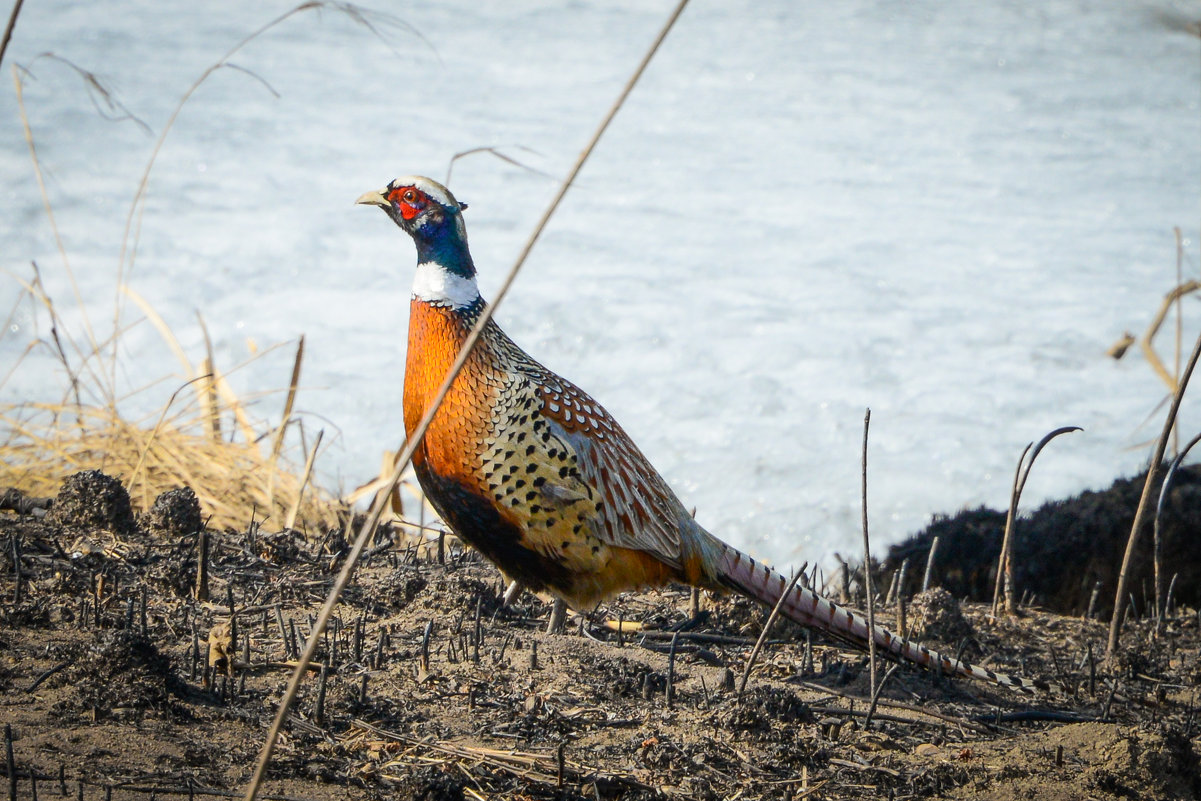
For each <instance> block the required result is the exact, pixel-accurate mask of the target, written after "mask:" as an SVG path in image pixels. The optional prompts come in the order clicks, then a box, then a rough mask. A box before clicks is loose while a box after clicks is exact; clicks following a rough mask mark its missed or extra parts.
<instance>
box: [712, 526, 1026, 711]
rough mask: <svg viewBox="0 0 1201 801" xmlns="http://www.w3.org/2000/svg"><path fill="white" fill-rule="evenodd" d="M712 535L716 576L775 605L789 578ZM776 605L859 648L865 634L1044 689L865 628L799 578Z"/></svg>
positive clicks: (1010, 683)
mask: <svg viewBox="0 0 1201 801" xmlns="http://www.w3.org/2000/svg"><path fill="white" fill-rule="evenodd" d="M710 536H712V535H710ZM714 539H715V540H716V538H714ZM716 541H717V542H719V543H720V544H721V551H720V555H719V557H718V559H717V570H716V571H715V572H716V578H717V580H718V581H720V582H721V583H722V584H725V585H726V586H728V587H730V588H731V589H733V590H736V591H738V592H741V593H743V594H744V595H747V596H749V597H751V598H754V599H755V600H757V601H760V602H762V603H764V604H767V605H769V606H773V605H775V603H776V602H777V601H778V600H779V598H780V594H781V593H782V592H784V590H785V589H787V587H788V583H789V582H788V579H787V578H786V577H785V576H784V575H783V574H782V573H780V572H779V571H778V570H774V569H773V568H771V567H770V566H768V565H765V564H763V563H762V562H757V561H755V560H754V559H752V558H751V557H749V556H747V555H746V554H744V553H742V552H741V551H739V550H738V549H736V548H732V547H730V546H729V545H726V544H725V543H722V542H721V541H720V540H716ZM780 611H781V613H782V614H783V615H785V616H786V617H788V618H789V619H791V620H793V621H795V622H796V623H799V624H801V625H802V626H808V627H810V628H814V629H818V630H820V631H824V632H827V633H829V634H831V635H833V636H835V637H838V638H840V639H844V640H848V641H850V642H852V643H853V644H855V645H857V646H859V647H862V648H867V647H868V638H869V637H871V638H873V639H875V641H876V647H877V648H878V649H883V650H884V651H886V652H888V653H889V654H892V655H893V656H895V657H897V658H899V659H903V660H906V661H908V662H913V663H914V664H917V665H921V666H922V667H925V668H927V669H929V670H937V671H939V672H941V673H943V674H945V675H948V676H965V677H967V678H972V679H980V680H983V681H988V682H992V683H993V684H999V685H1001V686H1002V687H1008V688H1010V689H1013V690H1017V691H1018V692H1022V693H1027V694H1032V693H1033V692H1034V691H1035V690H1045V689H1047V686H1046V685H1045V684H1044V683H1042V682H1039V681H1034V680H1031V679H1024V678H1021V677H1019V676H1010V675H1007V674H1005V673H997V672H995V671H992V670H989V669H988V668H983V667H980V666H978V665H972V664H970V663H968V662H964V661H960V660H956V659H950V658H948V657H946V656H943V655H942V654H940V653H938V652H937V651H932V650H930V649H929V648H927V647H926V646H924V645H922V644H920V643H916V642H912V641H911V640H907V639H905V638H904V637H901V636H900V635H897V634H894V633H893V632H891V631H889V630H888V629H886V628H884V627H883V626H879V625H877V626H876V627H875V628H869V626H868V624H867V618H866V617H865V616H863V615H861V614H858V613H856V612H853V611H851V610H850V609H847V608H845V607H842V606H839V605H838V604H836V603H833V602H832V601H829V600H827V599H825V598H823V597H822V596H820V595H818V594H817V593H816V592H814V591H813V590H810V589H808V588H805V587H802V586H800V585H799V584H798V585H796V586H794V587H793V590H792V593H791V594H790V596H789V597H788V598H787V599H785V601H784V604H783V606H781V608H780Z"/></svg>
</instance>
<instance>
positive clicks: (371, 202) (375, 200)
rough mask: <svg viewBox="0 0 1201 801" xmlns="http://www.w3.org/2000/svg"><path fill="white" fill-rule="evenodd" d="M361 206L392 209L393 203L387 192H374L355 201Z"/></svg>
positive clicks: (367, 193) (365, 194) (362, 195)
mask: <svg viewBox="0 0 1201 801" xmlns="http://www.w3.org/2000/svg"><path fill="white" fill-rule="evenodd" d="M355 203H356V204H358V205H360V206H381V207H383V208H385V209H387V208H391V207H392V201H390V200H388V197H387V190H386V189H383V190H372V191H370V192H364V193H363V194H361V195H359V199H358V200H356V201H355Z"/></svg>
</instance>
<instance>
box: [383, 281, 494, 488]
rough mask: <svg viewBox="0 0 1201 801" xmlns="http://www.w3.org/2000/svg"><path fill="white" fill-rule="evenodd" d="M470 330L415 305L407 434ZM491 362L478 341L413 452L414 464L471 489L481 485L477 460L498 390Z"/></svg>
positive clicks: (438, 310)
mask: <svg viewBox="0 0 1201 801" xmlns="http://www.w3.org/2000/svg"><path fill="white" fill-rule="evenodd" d="M469 330H470V324H469V322H468V321H465V320H464V319H463V318H462V317H461V316H460V315H459V314H457V313H456V312H454V311H453V310H451V309H448V308H443V307H438V306H433V305H431V304H429V303H425V302H423V301H419V300H413V301H412V303H411V305H410V312H409V344H408V348H409V352H408V358H407V360H406V364H405V383H404V419H405V433H406V434H408V435H409V436H411V435H412V433H413V430H414V429H415V428H416V427H417V424H418V423H419V422H420V421H421V418H422V417H423V416H424V415H425V413H426V410H427V409H428V408H429V405H430V404H431V403H432V402H433V400H434V396H435V394H436V393H437V391H438V388H439V387H440V386H441V385H442V381H443V380H444V379H445V377H446V374H447V372H448V371H449V370H450V367H451V365H452V364H453V363H454V360H455V357H456V356H458V353H459V349H460V348H461V347H462V345H463V342H464V341H465V340H466V338H467V333H468V331H469ZM487 363H488V359H487V358H486V343H485V342H483V341H480V342H479V343H477V345H476V347H475V349H474V351H473V353H472V356H471V358H469V359H468V361H467V364H465V365H464V367H463V370H462V372H460V373H459V376H458V377H457V378H456V379H455V382H454V384H452V385H451V389H450V392H449V393H448V394H447V396H446V399H445V400H444V401H443V402H442V405H441V407H439V409H438V413H437V414H436V415H435V416H434V420H433V423H432V424H431V425H430V427H429V430H428V431H427V432H426V435H425V440H424V442H423V444H422V447H421V448H418V450H417V452H416V453H415V454H414V456H413V462H414V463H415V465H417V466H420V465H422V464H425V466H427V467H429V468H430V469H432V470H433V471H434V472H435V473H437V474H438V475H439V476H442V477H443V478H453V479H457V480H459V481H461V482H462V483H463V484H465V485H467V486H476V485H478V483H479V478H478V468H479V463H480V458H479V457H480V452H481V448H482V443H483V441H484V440H485V438H486V436H487V430H488V423H489V418H490V415H491V406H492V403H493V402H494V400H495V395H496V386H497V381H496V377H495V376H494V375H492V373H491V371H490V369H489V368H488V366H487Z"/></svg>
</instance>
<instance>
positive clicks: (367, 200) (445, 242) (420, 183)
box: [355, 175, 475, 278]
mask: <svg viewBox="0 0 1201 801" xmlns="http://www.w3.org/2000/svg"><path fill="white" fill-rule="evenodd" d="M355 202H356V203H360V204H362V205H367V206H379V207H380V208H382V209H383V210H384V213H386V214H387V215H388V216H389V217H391V218H392V221H393V222H395V223H396V224H397V225H399V226H400V227H401V228H402V229H403V230H404V231H405V233H407V234H408V235H409V236H411V237H413V242H414V244H416V245H417V262H418V264H429V263H433V264H437V265H438V266H440V267H441V268H442V269H444V270H446V271H447V272H449V273H451V274H454V275H457V276H460V277H463V278H471V277H473V276H474V275H475V265H474V264H473V263H472V261H471V252H470V251H469V250H468V248H467V226H466V225H464V223H463V209H465V208H467V204H466V203H460V202H459V201H457V200H455V196H454V195H452V194H451V193H450V190H449V189H447V188H446V187H445V186H443V185H442V184H440V183H438V182H437V181H432V180H430V179H429V178H423V177H421V176H419V175H409V176H405V177H403V178H397V179H396V180H394V181H392V182H391V183H389V184H388V185H387V186H385V187H384V188H383V189H379V190H375V191H371V192H367V193H365V194H363V195H361V196H360V197H359V199H358V200H357V201H355Z"/></svg>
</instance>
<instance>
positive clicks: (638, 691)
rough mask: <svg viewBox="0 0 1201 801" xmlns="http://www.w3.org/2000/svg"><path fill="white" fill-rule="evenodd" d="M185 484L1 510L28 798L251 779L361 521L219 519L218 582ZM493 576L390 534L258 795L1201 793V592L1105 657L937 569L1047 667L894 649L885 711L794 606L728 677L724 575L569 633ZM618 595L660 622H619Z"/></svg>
mask: <svg viewBox="0 0 1201 801" xmlns="http://www.w3.org/2000/svg"><path fill="white" fill-rule="evenodd" d="M183 495H184V496H185V497H183V498H177V499H176V500H177V501H179V503H180V505H179V506H178V507H176V508H170V507H171V504H169V503H166V502H164V504H162V505H161V507H160V508H158V511H157V512H155V513H153V514H151V515H147V516H144V517H142V518H138V519H136V520H133V519H131V518H129V517H128V516H127V515H128V511H127V509H125V508H124V507H121V506H120V504H117V505H116V506H115V507H114V508H115V509H116V511H114V512H112V515H113V516H110V517H105V516H104V515H101V516H100V517H96V516H95V515H93V514H92V511H94V510H92V509H90V507H88V505H87V502H86V501H82V502H80V503H82V507H81V508H82V509H83V511H81V512H80V513H79V514H72V513H70V510H69V509H67V508H66V504H65V503H64V505H63V506H62V507H60V508H57V509H53V510H52V514H49V515H41V513H40V512H39V511H38V510H37V509H36V508H35V507H36V504H27V505H26V506H25V508H24V509H23V511H18V512H15V513H8V512H5V513H0V549H2V553H0V698H2V700H0V723H3V724H5V725H7V726H11V732H12V738H13V739H12V749H13V755H14V765H15V779H16V797H18V798H32V797H33V795H34V792H35V790H34V787H33V784H32V780H34V779H36V783H37V787H36V793H37V795H38V797H39V798H43V799H45V798H58V797H60V796H61V795H62V794H65V795H66V796H67V797H69V798H77V797H82V798H84V799H105V798H109V797H111V798H113V799H118V801H120V800H121V799H139V800H140V801H141V800H143V799H149V798H159V799H170V798H189V797H192V798H200V799H204V798H217V797H241V794H242V792H243V791H244V788H245V784H246V782H247V780H248V778H249V776H250V775H251V773H252V771H253V768H254V764H255V760H256V758H257V755H258V752H259V749H260V748H261V746H262V742H263V738H264V733H265V731H266V729H267V727H268V725H269V723H270V720H271V718H272V716H273V715H274V712H275V708H276V704H277V702H278V701H279V699H280V697H281V695H282V693H283V689H284V687H285V685H286V684H287V680H288V677H289V675H290V668H289V666H288V662H289V661H290V660H291V659H293V658H294V656H295V653H296V641H297V640H301V639H302V638H303V637H304V636H305V635H306V634H307V632H308V630H309V625H310V621H311V620H312V619H313V618H314V617H315V615H316V613H317V610H318V609H319V608H320V606H321V603H322V602H323V600H324V597H325V594H326V592H327V591H328V589H329V587H330V586H331V584H332V583H333V580H334V577H335V575H336V572H337V571H338V569H339V568H340V567H341V561H342V557H343V555H344V553H345V551H346V547H347V546H346V539H345V537H343V536H342V535H341V534H339V533H332V534H326V535H324V536H310V537H308V538H307V539H306V538H305V537H304V536H302V535H301V534H300V533H297V532H284V533H268V532H266V531H262V530H259V529H257V528H255V527H251V528H250V529H248V530H246V531H242V532H225V533H218V532H209V533H208V534H207V536H206V539H207V549H208V552H209V560H208V568H209V570H208V572H209V578H208V589H209V598H210V600H206V601H198V600H196V599H195V598H194V597H193V591H194V588H195V584H196V574H197V563H198V555H199V553H200V552H201V550H202V548H201V547H200V546H201V543H199V542H198V536H197V535H196V533H194V531H189V530H188V529H190V528H191V529H194V527H195V521H196V518H195V516H194V515H193V514H192V510H191V508H190V507H189V506H188V503H187V498H186V493H183ZM10 506H17V507H21V504H10ZM106 508H107V507H106ZM84 512H86V514H85V513H84ZM105 514H108V513H107V512H106V513H105ZM81 526H82V527H81ZM14 563H15V564H17V565H19V575H20V580H19V581H18V580H17V578H16V576H17V571H16V570H15V569H14ZM1193 580H1194V581H1195V578H1194V579H1193ZM502 589H503V587H502V580H501V577H500V575H499V574H498V573H497V572H496V571H495V570H494V569H493V568H492V567H491V566H489V565H486V564H482V563H480V562H478V561H476V560H475V558H474V556H473V555H472V554H471V553H469V552H462V551H460V550H459V549H458V548H457V547H456V546H454V545H453V544H448V546H447V548H446V551H445V557H444V560H443V562H441V563H440V562H439V561H438V559H437V554H436V551H435V550H433V549H430V550H429V551H421V552H418V551H417V550H416V549H414V548H411V547H410V548H406V547H404V546H403V545H402V544H400V543H399V542H398V541H395V540H394V539H393V535H392V533H391V532H389V531H388V530H384V531H382V532H380V533H379V534H378V535H377V540H376V542H375V543H374V544H373V546H372V547H371V548H370V549H369V551H368V556H367V558H366V559H365V560H364V561H363V563H362V565H361V567H360V569H359V571H358V573H357V575H356V579H355V581H354V582H353V585H352V587H351V588H350V590H349V591H348V592H347V593H346V595H345V597H344V598H343V599H342V603H341V605H340V607H339V609H338V612H337V616H336V619H335V621H334V625H333V627H332V630H331V631H330V632H329V633H328V635H327V636H326V638H325V639H324V640H323V644H322V647H321V648H320V650H319V652H318V661H319V662H320V663H321V664H322V665H327V667H326V668H325V678H324V680H322V678H321V673H320V671H313V672H312V673H311V674H310V677H309V679H308V680H307V681H306V682H305V683H304V684H303V686H302V690H301V693H300V697H299V699H298V701H297V703H296V705H295V706H294V708H293V711H292V715H291V719H290V722H289V725H288V727H287V729H286V731H285V733H284V735H283V736H282V737H281V739H280V743H279V746H278V748H277V750H276V753H275V757H274V759H273V761H272V763H271V767H270V771H269V774H268V777H269V778H268V782H267V784H266V786H265V789H264V792H263V793H262V794H261V795H260V797H261V798H275V799H316V800H317V801H323V800H324V799H377V798H380V799H382V798H388V799H410V798H411V799H461V798H471V799H478V798H501V799H542V798H548V799H549V798H563V799H575V798H581V799H595V798H601V799H617V798H620V799H644V798H647V799H649V798H657V797H675V798H686V799H693V798H696V799H710V798H712V799H716V798H733V797H747V798H778V799H784V798H802V797H811V798H815V799H818V798H821V799H857V798H897V799H902V798H922V799H927V798H952V799H1019V798H1021V799H1026V798H1038V799H1087V798H1093V799H1134V798H1138V799H1184V798H1195V797H1201V767H1199V764H1201V759H1199V756H1201V722H1199V721H1198V720H1197V717H1198V714H1197V707H1198V701H1199V699H1198V687H1199V686H1201V652H1199V651H1201V634H1199V631H1198V620H1199V618H1198V613H1197V611H1196V610H1195V609H1193V608H1191V607H1186V606H1183V605H1179V606H1177V607H1176V608H1175V609H1174V610H1173V611H1172V613H1171V614H1170V616H1169V617H1166V618H1165V619H1163V620H1160V621H1159V622H1158V625H1157V624H1156V622H1155V621H1152V620H1149V619H1145V618H1143V619H1135V620H1132V621H1130V622H1129V623H1128V624H1127V628H1126V630H1125V632H1124V635H1123V647H1122V650H1121V653H1120V654H1119V655H1118V657H1117V658H1116V659H1114V660H1111V661H1110V662H1106V661H1104V660H1103V659H1102V654H1103V651H1104V644H1105V628H1104V625H1103V624H1102V623H1101V622H1098V621H1090V620H1085V619H1082V618H1080V617H1064V616H1059V615H1055V614H1051V613H1047V612H1043V611H1040V610H1038V609H1026V610H1025V611H1024V614H1023V615H1022V616H1021V617H1018V618H1015V619H1006V620H1002V621H999V622H997V623H992V624H990V623H989V622H987V620H986V616H985V614H984V611H983V608H982V607H979V606H974V605H965V607H964V608H963V610H962V611H963V615H964V617H963V619H958V618H957V617H956V614H955V611H956V606H957V605H956V604H955V603H953V602H952V603H950V604H947V603H946V597H945V596H944V597H943V598H942V602H941V603H938V602H936V601H938V599H932V600H929V601H927V602H926V603H924V604H917V605H914V606H911V608H910V609H909V615H908V616H909V620H910V622H911V623H912V624H914V625H916V626H919V627H923V626H924V628H925V629H926V636H927V640H926V641H927V642H929V643H930V644H932V645H938V646H940V647H942V648H944V649H946V650H948V651H951V652H952V653H956V652H959V651H960V649H962V652H963V654H964V655H965V656H966V657H967V658H969V659H971V660H972V661H974V662H979V663H982V664H984V665H986V666H988V667H991V668H994V669H998V670H1007V671H1012V672H1018V673H1022V674H1024V675H1027V676H1032V677H1037V678H1041V679H1043V680H1045V681H1047V682H1048V683H1049V684H1050V685H1051V689H1050V690H1049V691H1048V692H1046V693H1043V694H1041V695H1038V696H1034V697H1026V696H1022V695H1019V694H1016V693H1013V692H1009V691H1005V690H1001V689H999V688H995V687H991V686H988V685H984V684H980V683H976V682H965V681H958V680H957V681H948V680H946V679H943V680H940V681H935V680H934V678H933V677H932V676H931V675H930V674H927V673H924V672H922V671H920V670H916V669H914V668H911V667H900V668H899V669H897V670H896V671H895V672H894V673H892V674H891V676H890V677H889V678H888V680H887V682H886V685H885V688H884V690H883V693H882V697H881V700H880V703H879V706H878V708H877V710H876V712H875V716H874V719H873V720H872V721H871V722H870V725H867V724H866V721H865V716H866V713H867V709H868V705H869V704H868V699H867V697H866V696H867V695H868V688H869V670H868V663H867V659H866V657H865V656H864V655H863V654H861V653H858V652H855V651H852V650H847V649H845V648H843V647H840V646H838V645H836V644H827V643H825V642H823V641H821V640H820V639H819V638H817V637H813V638H812V642H811V643H809V644H807V643H806V637H805V635H804V633H803V632H802V631H801V630H800V629H797V628H794V627H791V626H790V625H789V626H780V627H779V628H778V629H777V630H776V631H774V632H773V637H774V638H775V639H773V640H771V641H770V644H769V645H768V646H767V647H766V648H765V650H764V652H763V653H761V654H760V656H759V658H758V659H757V661H756V662H755V664H754V668H753V670H752V671H751V674H750V678H749V681H748V683H747V686H746V689H745V692H744V693H743V694H742V696H741V698H739V696H738V694H737V692H736V690H735V689H734V688H733V687H732V686H731V685H735V686H736V685H737V683H738V681H739V678H740V676H741V674H742V672H743V670H744V668H745V666H746V664H747V660H748V658H749V655H750V652H751V647H752V645H753V643H754V639H755V637H756V636H757V635H758V633H759V631H760V630H761V626H762V625H763V623H764V621H765V618H766V613H765V610H763V609H761V608H759V607H758V606H756V605H754V604H752V603H750V602H748V601H746V600H744V599H741V598H737V597H730V596H726V597H709V596H705V597H704V598H703V603H702V606H703V612H702V619H701V620H700V621H699V622H698V621H692V620H690V619H689V617H688V603H689V594H688V592H687V590H685V589H682V588H681V589H678V590H667V591H662V592H653V593H643V594H631V595H625V596H622V597H621V598H620V599H619V600H618V602H617V603H614V604H610V605H607V606H605V607H602V608H601V609H600V610H598V611H597V612H596V613H595V614H594V615H593V616H592V617H591V619H590V620H589V621H587V622H585V623H583V624H581V622H580V621H579V620H576V621H574V622H573V623H572V624H571V626H570V627H569V633H567V634H564V635H556V636H550V635H546V634H544V633H543V631H542V629H543V627H544V624H545V620H546V617H547V615H548V611H549V605H547V604H545V603H543V602H541V601H540V600H538V599H536V598H534V597H532V596H529V595H526V596H524V597H522V598H521V599H520V600H519V601H518V602H517V604H516V605H515V606H514V607H513V608H511V609H507V610H502V609H500V608H499V595H500V592H501V590H502ZM231 595H232V599H233V605H234V608H235V609H236V626H235V628H236V631H234V632H232V638H231V637H230V632H229V627H228V623H229V620H230V615H229V598H230V597H231ZM922 607H924V608H926V609H928V610H930V611H929V613H928V614H927V615H926V616H925V618H926V619H925V620H923V619H921V618H922V616H921V615H919V614H917V613H918V612H919V611H920V608H922ZM935 612H937V613H938V615H937V616H936V615H935ZM895 614H896V612H895V610H893V609H886V610H884V611H883V612H882V613H881V615H882V616H883V617H884V618H885V619H887V620H889V621H891V620H893V619H894V618H895ZM935 617H938V619H937V620H936V619H935ZM621 620H624V621H626V622H627V625H628V624H629V623H630V622H633V623H636V624H638V625H640V626H641V627H642V630H641V631H630V632H626V633H623V634H621V635H620V636H619V635H618V633H617V632H616V631H614V628H616V626H614V625H612V624H611V622H612V621H621ZM607 621H609V623H607ZM214 630H216V632H215V635H214V636H213V637H212V640H213V643H214V646H215V647H214V649H213V652H212V656H213V659H214V661H216V662H217V664H216V666H215V667H214V668H212V669H210V668H209V661H210V660H209V640H210V633H211V632H214ZM427 631H428V632H429V635H428V639H427V638H426V632H427ZM673 637H674V639H675V648H674V655H673V654H672V653H671V651H672V647H671V642H672V639H673ZM940 637H941V638H942V639H940ZM231 639H232V642H231ZM423 641H424V642H425V645H424V647H423ZM231 655H232V666H231V665H229V661H228V660H229V657H230V656H231ZM223 660H225V661H223ZM884 668H885V665H881V668H880V671H881V673H883V672H884ZM669 686H670V696H669V689H668V688H669ZM6 772H7V771H6ZM80 794H82V795H80ZM189 794H190V795H189Z"/></svg>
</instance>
